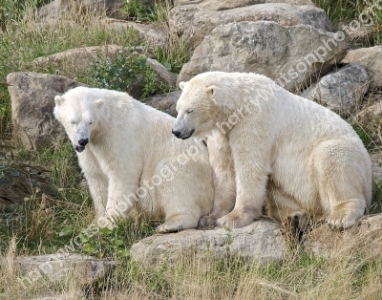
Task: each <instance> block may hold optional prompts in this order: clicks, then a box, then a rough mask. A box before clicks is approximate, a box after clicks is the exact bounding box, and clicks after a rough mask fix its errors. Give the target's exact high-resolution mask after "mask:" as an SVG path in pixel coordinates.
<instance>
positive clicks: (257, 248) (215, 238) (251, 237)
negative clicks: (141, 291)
mask: <svg viewBox="0 0 382 300" xmlns="http://www.w3.org/2000/svg"><path fill="white" fill-rule="evenodd" d="M287 251H288V248H287V245H286V243H285V242H284V240H283V238H282V236H281V233H280V229H279V227H278V225H276V224H275V223H273V222H272V221H270V220H265V219H263V220H258V221H256V222H253V223H252V224H250V225H248V226H246V227H243V228H238V229H235V230H232V231H227V230H226V229H223V228H217V229H213V230H184V231H181V232H178V233H171V234H164V235H158V234H156V235H154V236H150V237H148V238H145V239H143V240H141V241H139V242H137V243H135V244H133V246H132V247H131V250H130V254H131V258H132V260H133V261H137V262H141V263H142V264H143V266H144V267H146V268H155V267H159V266H161V265H162V264H163V263H165V262H166V263H167V264H168V263H170V264H171V263H175V262H179V261H181V260H182V259H183V258H185V257H189V255H190V254H192V256H193V258H194V259H195V260H198V261H201V262H202V263H201V264H203V260H205V259H207V258H209V257H227V256H235V257H240V258H244V259H248V260H255V261H258V262H260V263H264V264H266V263H269V262H271V261H275V260H276V261H277V260H281V259H283V258H284V257H285V256H286V254H287Z"/></svg>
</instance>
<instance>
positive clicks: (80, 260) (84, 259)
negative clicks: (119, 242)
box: [15, 254, 116, 286]
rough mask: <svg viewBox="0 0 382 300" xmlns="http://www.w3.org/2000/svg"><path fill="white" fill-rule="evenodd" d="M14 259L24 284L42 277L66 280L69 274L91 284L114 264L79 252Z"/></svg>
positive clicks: (109, 270) (103, 275)
mask: <svg viewBox="0 0 382 300" xmlns="http://www.w3.org/2000/svg"><path fill="white" fill-rule="evenodd" d="M15 260H16V261H15V263H16V265H17V266H18V267H19V270H20V272H21V275H22V276H23V277H20V278H18V281H19V283H20V284H21V285H25V286H28V285H30V284H33V282H34V281H36V280H38V279H40V278H44V277H48V278H49V279H50V280H52V281H60V280H67V278H68V277H70V276H72V278H75V279H76V280H78V282H79V283H80V284H91V283H92V282H94V281H98V280H101V279H103V278H105V277H106V276H108V275H109V274H110V273H111V272H112V271H113V269H114V267H115V265H116V262H114V261H107V260H103V259H97V258H94V257H91V256H83V255H79V254H69V255H63V254H46V255H38V256H19V257H16V259H15Z"/></svg>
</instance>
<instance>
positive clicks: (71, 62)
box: [33, 45, 142, 78]
mask: <svg viewBox="0 0 382 300" xmlns="http://www.w3.org/2000/svg"><path fill="white" fill-rule="evenodd" d="M134 50H135V51H134V52H136V53H140V52H142V50H141V49H140V48H137V49H134ZM127 51H128V49H127V48H125V47H124V46H118V45H106V46H93V47H82V48H75V49H70V50H67V51H64V52H60V53H55V54H52V55H49V56H43V57H38V58H36V59H35V60H34V61H33V65H34V67H35V68H37V69H40V70H47V69H49V68H55V69H56V73H59V74H60V75H63V76H67V77H71V78H75V77H76V76H77V75H79V74H80V75H81V74H87V70H88V68H89V64H90V63H91V62H93V61H96V60H98V59H100V58H103V59H106V58H108V57H113V56H115V55H117V54H119V53H123V52H127Z"/></svg>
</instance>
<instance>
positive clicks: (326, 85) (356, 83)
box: [313, 64, 369, 116]
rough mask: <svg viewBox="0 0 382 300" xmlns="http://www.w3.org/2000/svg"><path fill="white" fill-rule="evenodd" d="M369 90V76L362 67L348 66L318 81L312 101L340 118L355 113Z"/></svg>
mask: <svg viewBox="0 0 382 300" xmlns="http://www.w3.org/2000/svg"><path fill="white" fill-rule="evenodd" d="M368 89H369V76H368V74H367V72H366V70H365V68H364V67H362V66H361V65H358V64H349V65H347V66H346V67H344V68H341V69H340V70H339V71H337V72H335V73H331V74H328V75H326V76H324V77H322V78H321V79H320V81H319V82H318V84H317V86H316V89H315V91H314V95H313V100H315V101H317V102H318V103H320V104H322V105H324V106H327V107H328V108H329V109H331V110H332V111H334V112H336V113H338V114H339V115H341V116H349V115H351V114H352V113H354V112H355V110H356V108H358V107H359V106H360V104H361V102H362V99H363V97H364V95H365V94H366V92H367V91H368Z"/></svg>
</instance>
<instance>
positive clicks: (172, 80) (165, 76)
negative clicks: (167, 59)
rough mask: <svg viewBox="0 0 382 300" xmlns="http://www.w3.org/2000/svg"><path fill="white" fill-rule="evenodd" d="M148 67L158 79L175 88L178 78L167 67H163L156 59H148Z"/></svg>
mask: <svg viewBox="0 0 382 300" xmlns="http://www.w3.org/2000/svg"><path fill="white" fill-rule="evenodd" d="M146 63H147V65H149V66H150V67H151V68H152V70H153V72H154V73H155V74H156V76H157V79H158V80H159V81H160V82H163V83H165V84H168V85H171V86H175V85H176V76H175V75H174V74H172V73H171V72H170V71H169V70H168V69H167V68H166V67H165V66H163V65H162V64H161V63H160V62H159V61H157V60H156V59H152V58H148V59H147V60H146Z"/></svg>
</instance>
